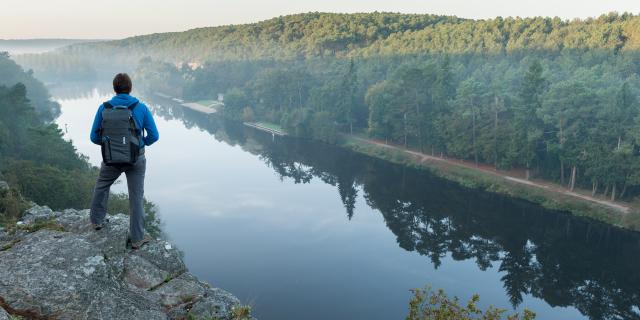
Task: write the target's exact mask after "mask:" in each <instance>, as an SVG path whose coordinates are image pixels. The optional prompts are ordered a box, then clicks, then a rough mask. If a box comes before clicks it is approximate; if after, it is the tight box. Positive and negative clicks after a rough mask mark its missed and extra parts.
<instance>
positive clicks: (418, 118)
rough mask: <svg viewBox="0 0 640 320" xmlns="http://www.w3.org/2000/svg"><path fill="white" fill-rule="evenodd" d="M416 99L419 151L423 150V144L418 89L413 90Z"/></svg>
mask: <svg viewBox="0 0 640 320" xmlns="http://www.w3.org/2000/svg"><path fill="white" fill-rule="evenodd" d="M415 99H416V118H417V122H418V144H419V145H420V152H424V146H423V145H422V117H421V116H420V103H419V102H418V89H416V90H415Z"/></svg>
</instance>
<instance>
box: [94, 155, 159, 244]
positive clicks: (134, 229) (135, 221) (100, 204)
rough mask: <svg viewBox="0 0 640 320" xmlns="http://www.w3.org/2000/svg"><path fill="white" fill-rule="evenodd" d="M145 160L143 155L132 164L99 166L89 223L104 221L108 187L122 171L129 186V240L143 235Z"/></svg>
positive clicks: (136, 239) (137, 239)
mask: <svg viewBox="0 0 640 320" xmlns="http://www.w3.org/2000/svg"><path fill="white" fill-rule="evenodd" d="M146 167H147V160H146V159H145V157H144V155H141V156H140V158H138V161H137V162H136V163H135V164H134V165H130V166H121V167H115V166H106V165H105V164H104V162H103V163H102V165H101V166H100V175H99V176H98V180H97V181H96V187H95V189H94V191H93V200H92V201H91V223H96V224H100V223H103V222H104V218H105V216H106V215H107V203H108V201H109V189H110V188H111V185H112V184H113V182H114V181H116V180H117V179H118V177H120V175H121V174H122V173H123V172H124V173H125V174H126V175H127V187H128V188H129V212H130V214H129V237H130V239H131V242H137V241H140V240H142V238H143V237H144V203H143V199H144V172H145V170H146Z"/></svg>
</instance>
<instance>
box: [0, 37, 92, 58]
mask: <svg viewBox="0 0 640 320" xmlns="http://www.w3.org/2000/svg"><path fill="white" fill-rule="evenodd" d="M90 41H96V40H85V39H25V40H4V39H0V52H2V51H7V52H9V54H11V55H18V54H25V53H44V52H48V51H53V50H55V49H58V48H61V47H64V46H68V45H71V44H76V43H83V42H90Z"/></svg>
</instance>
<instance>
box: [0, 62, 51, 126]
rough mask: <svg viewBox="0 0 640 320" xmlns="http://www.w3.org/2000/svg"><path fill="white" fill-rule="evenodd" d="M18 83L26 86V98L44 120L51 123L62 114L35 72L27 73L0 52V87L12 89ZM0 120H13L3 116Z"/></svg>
mask: <svg viewBox="0 0 640 320" xmlns="http://www.w3.org/2000/svg"><path fill="white" fill-rule="evenodd" d="M18 83H20V84H22V86H24V88H25V89H24V90H25V96H26V98H27V99H28V100H29V101H31V103H32V107H33V110H35V112H36V113H37V114H38V115H39V116H40V117H41V118H42V119H44V120H47V121H51V120H53V119H54V117H56V116H57V115H58V114H59V113H60V106H59V105H58V104H57V103H56V102H53V101H51V100H50V99H49V98H50V96H49V92H48V91H47V89H46V88H45V87H44V85H43V84H42V83H41V82H40V81H38V80H37V79H36V78H35V77H34V76H33V72H32V71H28V72H25V71H24V70H23V69H22V68H21V67H20V66H19V65H17V64H16V63H15V62H14V61H13V60H11V59H9V54H7V53H6V52H0V86H6V87H12V86H14V85H16V84H18ZM0 119H3V120H4V119H11V118H7V117H4V116H3V117H0Z"/></svg>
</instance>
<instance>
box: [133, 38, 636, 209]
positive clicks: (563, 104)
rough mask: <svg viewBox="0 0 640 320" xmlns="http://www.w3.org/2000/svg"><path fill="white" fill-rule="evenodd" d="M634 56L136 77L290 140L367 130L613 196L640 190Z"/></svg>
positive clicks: (310, 62)
mask: <svg viewBox="0 0 640 320" xmlns="http://www.w3.org/2000/svg"><path fill="white" fill-rule="evenodd" d="M638 57H639V56H638V54H637V53H635V52H625V53H622V52H617V53H616V52H613V51H606V50H595V49H594V50H588V51H585V52H582V53H580V52H574V51H567V52H565V51H563V52H562V53H561V54H558V55H551V54H547V53H546V52H535V51H532V52H530V53H529V54H528V55H526V56H522V57H521V56H518V55H509V54H499V55H487V54H482V55H480V54H474V55H449V54H443V55H405V56H392V57H377V58H369V59H307V60H292V61H285V62H282V61H275V60H254V61H244V62H242V61H236V62H212V63H208V64H206V65H205V66H203V67H201V68H197V69H195V70H192V69H191V68H186V67H183V68H176V67H172V65H171V64H169V63H158V62H153V61H151V60H146V61H145V63H144V64H142V67H141V69H139V72H138V76H139V77H141V78H144V79H145V81H147V84H146V85H147V86H148V87H152V88H162V87H163V86H165V87H169V88H168V89H170V88H174V92H177V91H181V92H178V93H182V94H183V95H184V97H185V98H186V99H189V100H199V99H207V98H212V97H216V96H217V94H218V93H224V101H225V107H224V110H223V115H224V116H225V117H227V118H231V119H235V120H242V121H253V120H261V121H269V122H273V123H276V124H280V125H281V126H282V127H283V128H284V129H285V130H287V131H288V132H289V133H291V134H293V135H297V136H301V137H310V138H315V139H319V140H323V141H325V142H328V143H339V142H340V139H341V134H343V133H363V132H364V133H366V134H368V135H369V136H370V137H372V138H376V139H380V140H384V141H386V142H388V143H394V144H401V145H404V146H405V147H408V148H412V149H416V150H419V151H421V152H424V153H429V154H433V155H439V156H440V155H441V156H449V157H455V158H461V159H468V160H473V161H475V162H476V163H478V164H480V163H484V164H491V165H493V166H494V167H496V168H498V169H514V168H515V169H524V170H525V171H526V175H527V177H529V176H535V177H542V178H545V179H551V180H554V181H557V182H559V183H561V184H563V185H566V186H567V187H568V188H569V189H571V190H573V189H574V187H575V186H576V185H580V186H582V187H585V188H587V187H588V188H591V189H592V191H593V194H597V193H601V194H604V195H606V196H608V197H610V198H611V199H617V198H620V197H630V196H634V195H635V194H637V190H636V188H635V187H636V186H637V185H639V184H640V177H639V176H638V174H637V172H638V169H639V168H640V161H639V160H640V158H639V157H638V156H637V154H638V147H639V146H640V141H639V140H637V138H638V134H637V132H640V119H639V118H638V111H639V109H638V108H639V105H638V89H639V88H640V78H639V77H638V73H637V72H638V70H640V63H638V61H639V60H638V59H637V58H638ZM168 79H172V80H171V81H169V80H168ZM167 84H170V85H168V86H167ZM177 89H180V90H177Z"/></svg>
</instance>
